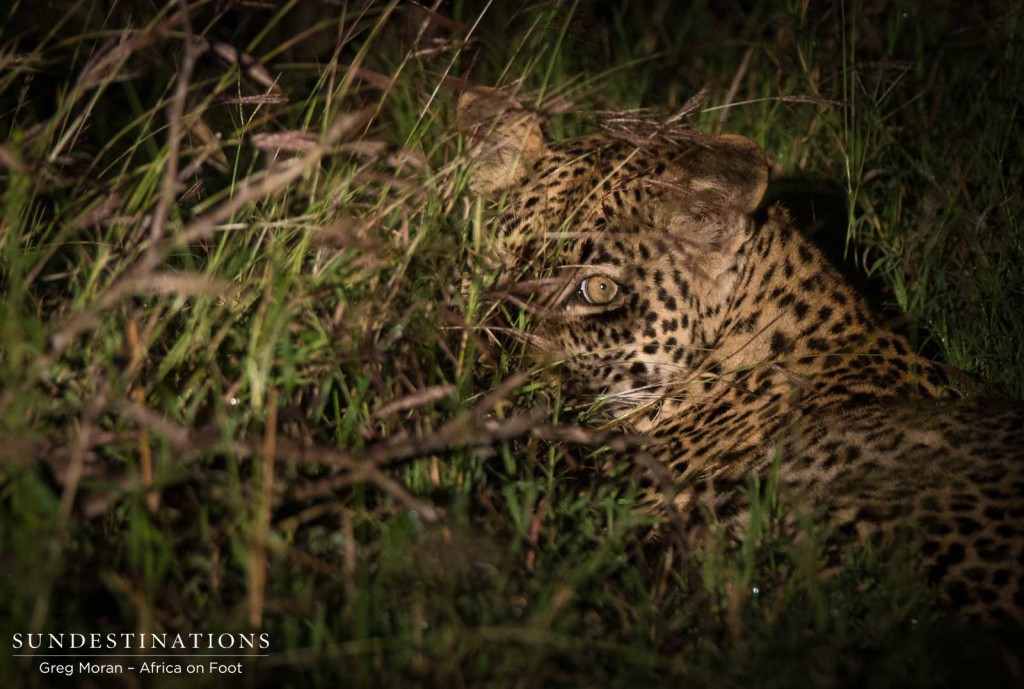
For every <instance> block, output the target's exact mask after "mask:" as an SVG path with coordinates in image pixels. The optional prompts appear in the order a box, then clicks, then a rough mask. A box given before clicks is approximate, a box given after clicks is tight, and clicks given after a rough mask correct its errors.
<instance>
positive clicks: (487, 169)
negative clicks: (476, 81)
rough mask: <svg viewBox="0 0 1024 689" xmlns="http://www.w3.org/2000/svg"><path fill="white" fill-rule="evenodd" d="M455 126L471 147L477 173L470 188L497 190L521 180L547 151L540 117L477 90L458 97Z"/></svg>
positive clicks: (505, 97) (489, 91)
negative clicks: (532, 164)
mask: <svg viewBox="0 0 1024 689" xmlns="http://www.w3.org/2000/svg"><path fill="white" fill-rule="evenodd" d="M455 120H456V123H457V125H458V128H459V133H460V134H462V135H463V136H464V137H465V138H466V140H467V142H468V143H469V145H470V147H471V151H472V152H471V154H470V155H471V156H472V157H473V160H474V164H475V165H476V172H475V173H474V175H473V177H472V178H471V181H470V184H469V186H470V188H471V189H472V190H473V191H475V192H478V193H487V192H494V191H500V190H502V189H505V188H508V187H510V186H512V185H513V184H516V183H517V182H519V181H520V180H522V179H523V178H524V177H525V176H526V174H527V171H528V169H529V166H530V164H531V163H532V162H533V161H535V160H537V159H538V158H539V157H540V156H542V155H543V154H544V152H545V151H547V145H546V144H545V143H544V135H543V134H542V133H541V130H540V117H539V116H538V115H536V114H534V113H532V112H530V111H528V110H526V109H525V108H524V107H523V106H522V105H521V104H520V103H519V102H518V101H517V100H516V99H514V98H512V97H511V96H508V95H506V94H504V93H502V92H500V91H496V90H494V89H488V88H482V87H477V88H474V89H473V90H471V91H466V92H465V93H463V94H462V96H461V97H460V98H459V104H458V107H457V109H456V117H455Z"/></svg>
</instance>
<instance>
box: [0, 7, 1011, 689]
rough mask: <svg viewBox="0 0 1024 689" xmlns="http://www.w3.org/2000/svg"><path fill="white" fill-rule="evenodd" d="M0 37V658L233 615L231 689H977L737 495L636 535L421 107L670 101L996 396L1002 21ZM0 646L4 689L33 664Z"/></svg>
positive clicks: (774, 21) (1005, 301)
mask: <svg viewBox="0 0 1024 689" xmlns="http://www.w3.org/2000/svg"><path fill="white" fill-rule="evenodd" d="M154 7H161V8H162V9H154ZM2 12H3V13H4V15H3V17H2V20H0V21H2V22H3V29H2V33H0V184H2V187H0V189H2V207H0V280H2V282H0V293H2V298H0V435H2V443H0V514H2V520H0V558H2V566H0V593H2V595H0V599H2V604H0V605H2V606H3V607H2V609H3V614H2V615H0V632H2V637H0V638H3V639H4V640H5V643H6V641H7V640H9V639H11V638H12V636H11V635H12V634H14V633H17V632H30V631H64V632H99V633H106V632H132V631H135V632H154V631H170V632H180V633H187V632H193V631H199V632H218V633H219V632H222V631H250V630H254V629H256V630H263V631H267V632H268V633H269V634H270V635H271V637H272V639H273V643H272V648H271V653H270V656H269V657H266V658H252V659H249V660H247V661H246V677H245V679H244V680H243V681H245V682H247V683H248V684H249V685H252V686H256V685H259V686H282V687H288V686H296V687H298V686H303V687H311V686H375V687H376V686H396V685H404V684H410V683H412V684H424V685H432V686H508V687H520V686H521V687H534V686H573V687H576V686H599V685H600V686H638V683H639V682H643V683H645V684H650V685H659V686H660V685H665V686H671V685H686V686H690V685H691V684H694V683H695V684H696V685H697V686H705V685H706V686H726V687H727V686H750V685H751V683H754V684H756V685H757V686H778V687H797V686H835V685H837V684H838V685H845V684H849V685H856V686H934V685H938V684H941V683H942V682H943V681H945V679H946V678H948V677H950V676H952V675H951V674H950V673H953V674H954V675H956V674H959V676H960V677H961V678H962V681H963V682H965V683H970V682H971V681H973V679H974V675H972V674H971V673H983V672H984V671H986V670H987V669H989V668H990V667H991V664H986V663H985V662H984V661H983V660H979V658H981V659H984V658H985V657H986V653H988V651H986V649H985V648H984V644H983V643H982V642H981V641H977V640H975V638H974V637H973V636H972V635H971V634H970V633H969V632H963V633H961V632H958V631H957V623H956V622H954V621H951V620H950V619H949V618H948V617H946V616H944V614H943V613H942V612H941V611H940V610H938V609H937V608H936V606H935V602H934V600H933V598H932V596H931V593H930V591H928V590H927V589H926V588H925V587H924V586H923V585H921V584H920V583H919V581H918V579H917V577H916V576H914V574H913V563H912V562H911V561H909V559H908V558H907V557H906V556H905V555H904V554H903V549H900V548H898V547H895V546H894V547H893V548H882V549H877V548H872V547H868V546H861V547H854V548H851V549H850V552H848V553H846V555H845V560H846V562H847V564H848V566H847V568H846V569H845V571H844V573H843V574H842V575H841V576H838V577H827V576H824V575H823V572H822V566H821V565H820V564H819V563H820V562H821V559H822V558H821V554H822V547H823V546H822V545H821V542H822V539H821V538H820V534H817V533H816V530H815V529H814V528H813V527H812V526H808V527H807V529H806V539H804V540H802V541H800V542H798V543H792V542H789V541H787V540H786V539H785V538H784V537H783V536H782V535H781V530H780V529H778V523H779V521H780V520H781V519H782V518H783V513H784V512H785V508H784V507H783V506H780V504H779V501H778V500H777V499H776V498H775V497H774V496H772V494H771V491H768V493H767V494H766V495H765V501H766V502H765V503H764V505H762V507H763V509H759V510H757V511H756V513H757V514H758V515H759V516H758V518H757V519H755V520H754V524H752V526H751V529H752V530H753V531H752V535H751V538H750V539H748V541H747V546H745V547H744V548H742V549H730V548H727V547H726V546H725V544H723V545H722V547H721V548H719V549H711V550H710V551H709V552H704V553H694V552H691V551H690V550H689V549H687V547H686V543H685V542H683V541H680V540H679V539H677V538H673V537H660V538H659V537H656V536H652V533H657V531H658V530H657V528H654V530H653V532H652V528H653V527H656V526H657V521H658V517H657V516H656V515H649V514H646V513H645V512H644V511H643V510H641V509H638V500H637V496H638V491H639V489H638V487H637V479H638V478H639V477H640V476H641V474H642V471H641V469H640V468H638V467H636V466H634V465H633V464H632V462H630V461H629V460H628V459H627V458H626V457H624V456H623V455H622V453H614V452H612V451H610V450H608V449H607V447H606V445H607V444H608V443H607V442H606V441H607V440H608V437H607V436H605V435H602V434H601V433H598V432H596V431H593V430H592V429H590V428H587V427H585V425H584V426H577V425H576V424H582V423H584V422H585V420H586V415H587V410H582V409H575V408H572V407H570V406H567V405H566V404H565V402H564V401H562V400H561V399H559V397H558V394H557V390H556V389H554V388H552V387H551V386H550V385H549V381H548V379H547V377H546V376H545V375H542V374H541V373H538V372H533V373H529V372H527V373H526V374H523V373H521V372H522V371H523V370H528V366H527V365H526V363H525V361H524V352H523V351H522V348H521V346H519V345H516V344H512V343H510V341H509V338H505V337H502V336H501V334H500V333H497V332H495V331H494V330H490V329H488V328H485V327H484V323H485V320H486V316H487V314H488V313H489V312H490V311H491V310H493V309H494V308H495V306H494V305H493V304H492V303H490V302H489V301H488V299H489V298H488V296H487V288H488V285H489V284H490V281H491V280H492V279H493V278H494V276H493V275H492V274H490V273H488V271H487V269H486V268H485V267H481V268H480V269H479V270H478V271H477V272H475V273H474V272H472V271H468V270H467V266H470V265H476V266H486V265H487V262H486V261H484V260H476V258H477V257H478V256H481V255H483V254H485V253H486V246H487V242H488V237H489V232H490V226H489V224H488V221H489V218H491V217H492V215H493V208H490V207H488V206H486V205H485V204H483V203H482V202H481V201H480V200H478V199H476V198H474V197H473V195H472V194H470V193H469V192H468V189H467V171H466V169H465V162H464V160H463V158H462V151H463V142H461V141H460V140H459V138H458V137H457V136H456V134H455V132H454V126H453V109H454V102H455V99H456V98H457V95H458V92H459V91H460V90H461V89H462V88H463V87H465V86H466V85H467V84H470V83H478V84H487V85H502V86H512V87H515V88H516V89H518V91H519V93H520V94H521V95H523V96H524V97H525V98H526V99H527V100H528V101H529V102H531V103H532V105H533V106H535V107H536V108H537V109H538V110H539V111H541V112H542V113H544V114H545V115H547V116H548V117H549V128H550V130H551V131H552V132H553V133H554V134H555V135H556V136H566V135H571V134H573V133H577V132H581V131H586V130H587V127H588V126H589V125H590V124H591V121H592V119H593V118H591V117H590V116H589V114H590V113H594V112H596V111H599V110H607V109H614V108H623V107H638V106H654V107H659V108H664V109H666V110H667V111H673V110H677V109H679V108H680V107H682V106H683V105H684V104H685V103H687V102H688V101H690V99H691V98H692V97H693V96H694V95H695V94H697V93H698V92H700V91H701V90H702V89H704V90H706V93H705V96H704V100H703V101H702V102H703V105H702V107H701V108H700V109H699V110H698V112H697V113H696V114H695V115H694V118H693V119H694V124H695V125H697V126H700V127H702V128H705V129H708V130H714V131H732V132H739V133H743V134H745V135H747V136H750V137H752V138H754V139H756V140H757V141H758V142H759V143H761V144H762V145H763V146H764V147H765V149H766V151H767V152H768V155H769V161H770V163H771V165H772V170H773V178H774V179H775V180H776V184H775V186H774V194H773V195H774V196H776V197H778V198H782V199H783V200H787V201H789V202H790V203H791V205H793V206H794V207H795V210H796V212H797V215H798V216H799V217H800V218H801V220H802V222H803V224H804V225H805V226H806V227H807V229H808V231H812V232H815V233H816V238H818V239H821V240H822V241H823V242H824V243H826V244H831V245H833V246H834V247H838V250H837V251H835V252H833V253H834V255H835V257H836V258H837V260H840V261H842V260H843V259H844V256H845V261H846V262H845V269H846V270H848V271H849V272H850V273H851V274H854V275H859V276H860V277H861V278H863V277H864V276H866V275H870V276H873V277H872V279H871V280H869V281H867V286H866V288H867V289H869V290H873V291H874V293H876V294H877V296H878V298H879V302H880V305H881V306H882V307H883V308H886V309H887V313H889V314H890V315H891V316H892V318H893V320H894V321H897V322H899V323H900V324H901V327H904V328H905V329H908V330H909V331H910V332H911V334H912V335H913V337H914V339H915V344H916V346H918V347H919V348H921V349H922V350H924V351H928V352H929V353H932V354H935V355H937V356H939V357H940V358H943V359H944V360H946V361H948V362H949V363H951V364H953V365H955V366H958V367H961V368H963V369H965V370H968V371H970V372H972V373H974V374H976V375H977V376H978V377H979V378H980V379H983V380H984V381H987V384H988V385H989V386H990V388H991V389H993V390H995V391H997V392H1001V393H1002V394H1005V395H1009V396H1013V397H1022V396H1024V367H1022V366H1021V364H1020V362H1021V361H1022V354H1024V329H1022V328H1024V326H1022V321H1021V319H1020V318H1019V308H1020V305H1021V303H1022V302H1021V298H1022V296H1024V272H1022V271H1024V230H1022V228H1021V224H1020V223H1021V211H1022V209H1021V201H1020V193H1019V189H1020V182H1021V179H1022V168H1021V164H1022V159H1024V157H1022V156H1021V146H1022V145H1024V144H1022V140H1024V138H1022V137H1021V136H1020V131H1019V130H1020V128H1019V124H1018V122H1019V119H1020V110H1021V104H1022V103H1021V100H1022V95H1021V91H1020V89H1019V84H1021V83H1024V60H1021V57H1020V55H1019V53H1020V50H1021V14H1020V6H1019V4H1014V3H1006V4H1000V3H988V4H977V5H971V6H966V5H964V4H962V3H946V2H939V3H936V2H928V3H923V2H919V3H912V2H900V1H897V0H882V1H881V2H876V3H871V4H865V3H852V4H849V5H843V4H836V5H833V4H832V3H822V4H820V5H819V4H817V3H806V2H804V3H796V2H789V3H772V2H757V3H753V4H751V6H750V7H747V8H745V9H744V10H741V9H740V7H739V6H732V5H720V4H719V3H710V2H694V3H674V2H669V1H668V0H650V1H644V2H626V1H625V0H623V1H622V2H613V1H611V0H606V1H602V2H577V3H553V2H552V3H549V2H541V3H534V4H531V5H529V6H523V7H520V6H519V5H518V3H468V2H450V3H442V4H441V5H440V6H439V7H438V8H437V9H436V11H433V10H429V9H426V8H424V7H420V6H418V5H414V4H412V3H401V2H383V1H380V0H363V1H361V2H349V3H344V2H337V3H322V4H321V3H313V2H309V3H306V2H288V3H281V4H280V5H277V4H274V3H246V2H203V1H199V2H193V3H190V4H187V5H186V4H185V3H180V2H174V3H168V4H166V5H163V4H159V3H157V4H150V3H143V2H123V3H103V2H100V1H98V0H79V1H77V2H70V1H66V2H65V1H59V2H52V3H49V4H47V6H46V9H45V10H41V9H40V8H39V6H37V5H35V4H32V3H25V2H17V1H16V2H14V3H13V4H10V5H9V6H8V7H7V9H5V10H2ZM626 455H627V456H628V453H626ZM755 488H756V487H753V486H752V488H751V489H752V490H754V489H755ZM0 657H2V660H0V663H2V665H0V671H2V673H3V676H4V677H7V678H10V680H9V681H7V682H6V683H5V685H6V686H49V685H50V684H51V683H52V682H54V681H55V680H54V679H53V678H52V677H47V676H43V675H40V674H39V673H38V672H36V670H35V667H36V666H37V665H38V662H39V661H38V659H26V658H16V657H13V656H12V653H9V652H5V653H3V654H0ZM76 680H81V682H83V683H84V682H87V681H89V680H88V678H83V677H78V678H76ZM73 681H74V680H73ZM110 681H111V686H115V685H121V684H123V685H125V686H129V685H131V681H130V678H127V679H126V678H124V677H113V678H110ZM182 681H183V680H181V679H179V678H175V677H146V678H144V683H143V685H144V686H180V685H181V683H182ZM186 681H187V682H189V683H191V684H194V685H196V686H207V685H213V684H216V683H218V682H222V681H223V679H221V678H217V677H209V676H206V677H199V676H195V677H190V678H187V680H186ZM119 683H120V684H119Z"/></svg>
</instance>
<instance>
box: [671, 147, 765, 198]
mask: <svg viewBox="0 0 1024 689" xmlns="http://www.w3.org/2000/svg"><path fill="white" fill-rule="evenodd" d="M678 163H679V165H680V166H681V167H682V171H681V175H680V177H679V178H678V179H677V180H674V181H673V186H674V187H675V189H676V190H677V191H678V196H679V200H680V201H682V202H683V203H684V205H686V206H687V207H689V209H690V212H692V213H693V214H694V215H699V216H707V215H715V214H718V213H721V212H722V211H726V212H736V211H739V212H741V213H752V212H753V211H754V210H756V209H757V207H758V206H759V205H761V201H762V200H763V199H764V194H765V190H766V189H767V188H768V163H767V161H766V159H765V155H764V151H763V150H762V149H761V147H760V146H758V145H757V144H756V143H754V142H753V141H751V140H750V139H748V138H746V137H745V136H738V135H736V134H725V135H722V136H719V137H715V138H713V139H710V140H706V141H700V142H699V143H698V144H697V145H695V146H693V147H692V148H690V149H688V150H687V151H686V153H685V154H684V155H683V156H682V157H681V158H680V160H679V161H678Z"/></svg>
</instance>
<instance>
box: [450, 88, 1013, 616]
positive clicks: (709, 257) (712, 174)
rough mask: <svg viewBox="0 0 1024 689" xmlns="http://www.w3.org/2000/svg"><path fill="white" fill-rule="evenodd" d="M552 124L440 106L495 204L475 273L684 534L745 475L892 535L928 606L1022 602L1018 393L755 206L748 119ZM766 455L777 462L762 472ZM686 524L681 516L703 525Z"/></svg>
mask: <svg viewBox="0 0 1024 689" xmlns="http://www.w3.org/2000/svg"><path fill="white" fill-rule="evenodd" d="M604 121H605V123H606V124H605V125H604V126H603V127H601V128H599V129H598V131H597V132H596V133H591V134H587V135H583V136H577V137H573V138H568V139H564V140H561V141H555V140H553V139H551V138H550V137H547V136H546V135H545V133H544V125H545V120H544V118H543V117H542V116H541V115H540V114H539V113H538V112H537V111H535V110H533V109H530V108H528V107H527V106H525V105H524V104H523V103H522V102H521V101H520V100H519V99H517V98H515V97H513V96H511V95H509V94H508V93H506V92H504V91H498V90H494V89H485V88H482V87H476V88H471V89H469V90H466V91H464V92H463V93H462V94H461V96H460V97H459V100H458V104H457V107H456V125H457V128H458V131H459V132H460V133H461V135H462V136H463V138H464V140H465V141H466V142H467V146H468V150H469V151H470V153H469V156H470V159H471V172H470V173H469V178H468V179H469V187H470V189H471V191H472V192H473V193H474V194H476V195H478V196H479V197H482V198H484V199H489V200H491V201H493V202H494V205H495V208H496V209H497V210H496V222H495V231H494V233H493V235H494V236H493V238H492V239H493V241H492V247H493V251H492V254H493V256H492V260H493V261H494V262H495V263H496V265H497V274H498V276H499V277H498V278H497V281H496V283H495V288H494V293H495V294H498V295H500V296H501V298H503V299H505V300H506V301H508V302H510V303H512V304H515V305H518V306H520V307H522V308H523V309H525V310H527V311H528V312H529V313H530V315H531V318H532V325H531V326H530V328H529V331H528V332H527V331H524V332H523V333H522V338H523V339H524V340H525V341H526V342H528V343H529V345H530V349H531V350H532V351H533V352H534V358H535V359H536V360H537V361H538V362H539V363H542V364H543V365H544V366H557V370H558V377H559V379H560V381H561V383H562V385H563V387H564V388H565V390H566V391H567V394H569V395H570V396H571V397H573V398H576V399H580V400H587V401H599V402H600V404H602V405H604V408H605V409H607V410H610V411H611V412H612V413H613V414H615V417H616V419H617V420H618V423H619V425H620V427H621V428H622V429H623V430H624V431H626V432H628V433H630V434H632V435H633V436H635V437H639V438H640V439H641V440H642V451H643V452H644V453H646V456H649V457H651V458H653V460H654V466H655V467H656V468H657V473H659V475H664V476H668V477H669V478H668V480H669V482H670V484H671V490H670V491H668V492H665V491H662V493H663V494H664V496H665V498H666V502H667V506H668V508H670V509H671V510H672V511H673V513H674V514H676V515H681V517H682V519H683V523H684V526H685V528H686V529H688V530H692V533H693V538H694V539H695V542H699V541H700V539H702V538H706V537H707V536H706V532H707V531H708V529H707V528H705V529H704V530H703V531H702V530H701V526H700V525H701V524H704V525H708V524H715V525H717V526H718V527H719V528H721V527H722V525H725V527H726V528H727V529H732V530H733V532H735V533H737V534H740V533H742V531H743V528H742V527H743V524H744V523H746V521H747V520H749V512H750V498H749V494H748V493H749V492H748V491H746V490H744V489H743V488H744V487H746V486H749V485H750V481H751V480H752V479H758V480H767V479H768V478H769V477H770V476H773V477H774V480H776V481H777V485H778V489H779V490H780V491H784V492H785V494H786V495H789V496H792V499H793V503H794V504H796V505H798V506H802V507H803V509H804V510H806V511H807V512H808V513H809V514H813V515H815V516H816V518H818V519H820V520H821V522H822V523H824V524H826V525H827V526H828V529H829V533H831V534H835V538H836V539H839V540H840V541H842V540H843V539H846V540H847V541H848V540H850V539H868V538H883V539H884V538H886V537H894V535H895V534H898V533H911V534H913V535H914V537H915V539H916V540H915V541H914V543H915V546H914V547H915V555H916V556H917V557H919V559H920V568H921V571H922V572H923V573H924V575H925V576H926V577H927V580H928V581H929V582H932V583H933V584H934V586H935V587H936V589H937V591H938V597H939V598H940V600H941V602H942V604H943V605H948V606H950V607H952V608H953V609H955V610H956V611H958V612H960V613H963V615H965V616H966V618H969V619H971V620H972V621H980V622H981V623H983V624H996V625H1000V624H1001V625H1014V626H1016V627H1017V628H1019V626H1020V624H1021V623H1022V622H1024V406H1022V405H1021V404H1020V403H1019V402H1016V401H1014V400H1004V399H1001V398H998V397H995V396H994V395H991V394H977V393H974V392H971V391H970V390H969V388H970V386H969V385H965V384H964V380H965V378H964V376H963V375H962V374H961V373H960V372H958V371H957V370H956V369H953V368H952V367H950V366H949V365H946V364H943V363H940V362H938V361H935V360H933V359H931V358H928V357H926V356H924V355H922V354H920V353H918V352H916V351H915V350H914V349H913V348H912V347H911V345H910V342H909V340H908V339H907V337H905V336H904V335H903V334H901V333H899V332H897V331H896V330H895V329H894V328H893V327H891V326H890V325H889V324H888V322H887V321H886V320H883V319H882V318H881V317H880V316H879V315H877V314H876V312H875V310H874V309H873V308H872V306H871V305H870V304H869V302H868V301H867V299H866V298H865V297H864V296H863V295H862V294H861V293H860V291H858V290H857V289H855V288H854V287H853V286H852V284H851V282H850V281H849V280H848V279H847V277H846V276H845V275H844V274H843V273H842V272H841V271H840V270H839V269H838V268H836V267H835V266H834V265H833V264H832V263H831V262H830V261H829V260H828V259H827V258H826V257H825V256H824V254H823V253H822V252H821V251H820V250H819V249H818V247H817V246H815V244H814V243H813V242H812V241H811V240H810V239H808V238H807V237H806V236H805V235H804V234H803V233H801V231H800V230H799V228H797V227H796V226H795V222H794V221H793V219H792V217H791V214H790V213H789V211H787V209H786V208H785V207H784V206H783V205H781V204H779V203H766V202H765V197H766V192H767V189H768V180H769V167H768V163H767V158H766V154H765V152H764V150H763V149H762V148H761V146H759V145H758V144H757V143H755V142H754V141H752V140H751V139H749V138H746V137H743V136H740V135H734V134H723V135H712V134H705V133H702V132H700V131H698V130H697V129H696V128H693V127H690V126H688V125H685V124H678V123H673V122H671V121H669V122H666V121H664V120H658V119H656V118H650V117H639V116H633V115H632V114H631V113H628V112H626V113H621V114H619V115H617V116H611V117H606V118H605V120H604ZM772 472H775V473H774V474H773V473H772ZM702 534H703V535H702Z"/></svg>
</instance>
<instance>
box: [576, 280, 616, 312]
mask: <svg viewBox="0 0 1024 689" xmlns="http://www.w3.org/2000/svg"><path fill="white" fill-rule="evenodd" d="M579 291H580V295H581V296H582V297H583V300H584V301H586V302H587V303H588V304H593V305H595V306H604V305H605V304H609V303H611V301H612V299H614V298H615V295H617V294H618V293H619V286H618V285H617V284H615V281H614V280H612V279H611V278H609V277H606V276H604V275H594V276H592V277H588V278H583V280H581V281H580V288H579Z"/></svg>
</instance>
